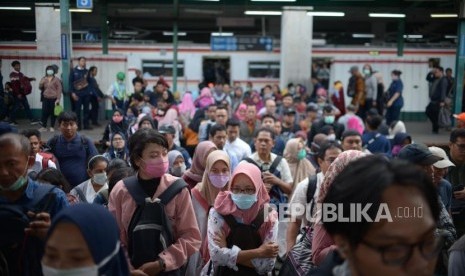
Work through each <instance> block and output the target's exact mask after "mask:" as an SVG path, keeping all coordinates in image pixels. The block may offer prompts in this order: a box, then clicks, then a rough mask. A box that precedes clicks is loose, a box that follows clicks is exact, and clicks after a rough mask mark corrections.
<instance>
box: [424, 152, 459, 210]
mask: <svg viewBox="0 0 465 276" xmlns="http://www.w3.org/2000/svg"><path fill="white" fill-rule="evenodd" d="M428 149H429V151H431V152H432V153H433V154H434V155H435V156H437V157H440V158H442V160H439V161H438V162H436V163H434V164H433V174H434V175H433V184H434V185H436V186H437V187H438V192H439V196H440V197H441V200H442V203H444V206H445V207H446V210H447V211H448V212H449V213H450V206H451V201H452V184H450V182H449V181H447V180H446V179H444V176H445V175H446V174H447V170H448V168H449V167H455V165H454V163H452V162H450V160H449V157H447V154H446V152H445V151H444V150H443V149H441V148H438V147H429V148H428Z"/></svg>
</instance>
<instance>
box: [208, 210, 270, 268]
mask: <svg viewBox="0 0 465 276" xmlns="http://www.w3.org/2000/svg"><path fill="white" fill-rule="evenodd" d="M223 219H224V221H225V222H226V223H227V224H228V227H229V229H230V232H229V235H228V236H227V237H226V244H227V247H228V248H232V247H233V245H235V246H237V247H239V248H240V249H241V250H250V249H256V248H259V247H260V246H261V245H262V238H261V237H260V234H259V233H258V230H259V229H260V227H261V226H262V224H263V222H264V221H265V218H264V209H263V208H261V209H260V211H258V214H257V217H255V219H254V220H253V221H252V222H251V223H250V224H244V223H240V222H237V220H236V219H235V218H234V216H233V215H227V216H223ZM210 264H212V262H210ZM237 267H238V268H239V270H237V271H235V270H233V269H231V268H229V267H227V266H219V267H218V268H217V269H216V271H215V275H218V276H219V275H221V276H229V275H231V276H232V275H241V276H249V275H250V276H251V275H260V274H258V273H257V272H256V271H255V269H254V268H250V267H246V266H243V265H240V264H238V265H237Z"/></svg>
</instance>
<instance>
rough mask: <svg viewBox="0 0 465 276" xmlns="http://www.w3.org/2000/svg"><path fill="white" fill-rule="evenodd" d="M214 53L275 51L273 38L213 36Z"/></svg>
mask: <svg viewBox="0 0 465 276" xmlns="http://www.w3.org/2000/svg"><path fill="white" fill-rule="evenodd" d="M210 46H211V49H212V51H273V39H272V38H271V37H257V36H226V37H225V36H211V37H210Z"/></svg>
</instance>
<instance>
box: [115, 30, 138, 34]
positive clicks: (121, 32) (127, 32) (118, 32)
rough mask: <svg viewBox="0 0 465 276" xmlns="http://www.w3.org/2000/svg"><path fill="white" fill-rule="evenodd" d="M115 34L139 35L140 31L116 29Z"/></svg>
mask: <svg viewBox="0 0 465 276" xmlns="http://www.w3.org/2000/svg"><path fill="white" fill-rule="evenodd" d="M113 33H114V34H115V35H137V34H139V32H138V31H114V32H113Z"/></svg>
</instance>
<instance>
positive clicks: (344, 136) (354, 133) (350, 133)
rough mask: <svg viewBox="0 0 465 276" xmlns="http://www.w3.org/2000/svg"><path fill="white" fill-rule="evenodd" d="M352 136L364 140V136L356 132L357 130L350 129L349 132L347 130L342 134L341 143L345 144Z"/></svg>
mask: <svg viewBox="0 0 465 276" xmlns="http://www.w3.org/2000/svg"><path fill="white" fill-rule="evenodd" d="M350 136H358V137H360V138H362V135H361V134H360V132H358V131H356V130H353V129H349V130H346V131H344V132H343V133H342V135H341V141H342V142H344V139H346V138H347V137H350Z"/></svg>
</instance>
